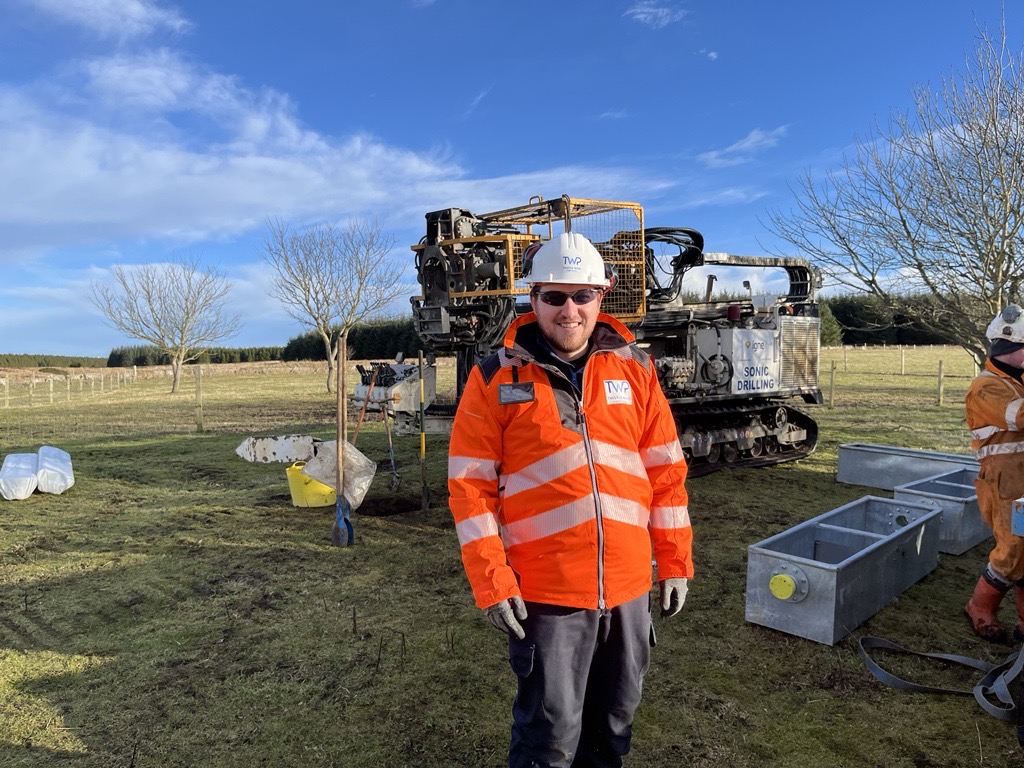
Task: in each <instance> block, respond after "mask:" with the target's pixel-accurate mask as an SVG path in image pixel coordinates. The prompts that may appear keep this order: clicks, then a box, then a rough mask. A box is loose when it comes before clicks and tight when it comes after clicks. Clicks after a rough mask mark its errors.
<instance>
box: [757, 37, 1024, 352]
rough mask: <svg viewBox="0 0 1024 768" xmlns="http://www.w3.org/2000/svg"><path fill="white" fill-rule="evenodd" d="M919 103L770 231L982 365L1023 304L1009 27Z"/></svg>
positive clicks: (805, 183) (804, 193) (1019, 101)
mask: <svg viewBox="0 0 1024 768" xmlns="http://www.w3.org/2000/svg"><path fill="white" fill-rule="evenodd" d="M913 94H914V108H913V110H912V114H909V115H902V114H898V113H896V112H893V113H891V114H890V117H889V120H888V123H887V125H886V126H884V127H882V126H881V125H879V124H876V126H875V129H874V132H873V135H872V136H871V137H870V138H869V140H868V141H863V142H861V141H859V140H858V141H857V142H856V145H855V152H854V154H853V157H852V158H851V157H849V156H847V157H844V160H843V163H842V167H841V169H839V170H837V171H833V172H830V173H828V174H826V176H825V179H824V181H823V182H822V183H820V184H819V183H817V182H816V181H815V179H814V178H813V177H812V175H811V173H810V172H809V171H808V172H807V173H806V174H805V175H804V176H803V177H802V178H801V179H800V180H799V182H798V187H799V190H794V196H795V197H796V199H797V202H796V210H795V211H790V212H788V213H783V212H780V211H778V210H776V211H772V212H770V213H769V218H770V221H771V226H769V229H770V230H771V231H773V232H774V233H775V234H776V235H777V236H778V237H780V238H781V239H782V240H785V241H787V242H788V243H790V244H792V245H793V246H795V247H796V248H798V249H800V250H801V251H803V252H805V253H806V254H808V255H809V256H810V257H811V258H812V259H814V260H815V261H817V262H819V263H820V264H821V266H822V267H823V269H824V270H825V271H826V273H827V274H828V275H829V276H830V277H831V278H833V279H834V280H835V281H836V282H837V283H838V284H839V285H843V286H846V287H848V288H851V289H854V290H857V291H865V292H867V293H870V294H874V295H875V296H878V297H879V298H880V299H881V300H882V301H883V303H885V304H886V305H887V306H888V307H889V308H890V309H892V310H894V312H896V313H898V314H899V315H902V316H903V317H905V318H906V319H907V320H908V321H912V322H916V323H918V324H919V325H921V326H922V327H924V328H927V329H928V330H930V331H932V332H933V333H935V334H937V335H939V336H940V337H942V338H946V339H948V340H949V341H950V342H951V343H953V344H957V345H960V346H962V347H963V348H964V349H966V350H967V351H969V352H970V353H971V354H972V355H974V357H975V359H976V360H977V361H979V362H980V361H981V360H982V358H983V357H984V355H985V351H986V346H987V345H986V339H985V333H984V332H985V327H986V326H987V324H988V323H989V322H990V321H991V319H992V317H993V316H994V315H995V314H996V312H998V311H999V309H1000V308H1002V307H1003V306H1005V305H1006V304H1007V303H1010V302H1020V301H1021V298H1022V297H1021V287H1022V281H1024V249H1022V241H1021V237H1022V225H1024V67H1022V58H1021V56H1020V55H1019V54H1018V55H1011V54H1010V53H1009V52H1008V50H1007V47H1006V32H1005V28H1004V29H1003V30H1002V35H1001V37H1000V38H999V39H998V40H994V39H993V38H992V37H991V36H990V35H989V34H988V33H984V32H983V33H981V34H980V35H979V40H978V43H977V46H976V48H975V51H974V54H973V57H968V58H967V60H966V67H965V69H964V71H963V73H962V74H960V75H959V76H957V75H956V74H955V73H954V74H952V75H950V77H949V78H948V79H947V78H944V79H943V81H942V87H941V89H939V90H938V91H932V90H931V89H929V88H928V87H927V86H918V87H916V88H915V89H914V91H913Z"/></svg>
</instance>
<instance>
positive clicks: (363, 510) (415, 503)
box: [356, 495, 423, 517]
mask: <svg viewBox="0 0 1024 768" xmlns="http://www.w3.org/2000/svg"><path fill="white" fill-rule="evenodd" d="M422 508H423V501H422V500H421V499H420V497H419V496H411V495H405V496H392V497H390V498H384V499H364V500H363V503H362V504H360V505H359V509H357V510H356V512H357V513H358V514H360V515H366V516H367V517H391V516H392V515H404V514H407V513H409V512H419V511H420V510H421V509H422Z"/></svg>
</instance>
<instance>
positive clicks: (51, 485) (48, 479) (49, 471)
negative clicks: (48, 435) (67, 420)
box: [36, 445, 75, 493]
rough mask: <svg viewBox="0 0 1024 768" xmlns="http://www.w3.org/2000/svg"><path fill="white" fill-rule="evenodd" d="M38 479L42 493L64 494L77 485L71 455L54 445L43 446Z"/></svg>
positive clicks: (37, 472)
mask: <svg viewBox="0 0 1024 768" xmlns="http://www.w3.org/2000/svg"><path fill="white" fill-rule="evenodd" d="M36 477H37V478H38V480H39V491H40V493H64V491H66V490H67V489H68V488H70V487H71V486H72V485H74V484H75V473H74V471H73V470H72V469H71V454H70V453H68V452H67V451H62V450H61V449H60V448H54V447H53V446H52V445H44V446H41V447H40V448H39V469H38V470H37V471H36Z"/></svg>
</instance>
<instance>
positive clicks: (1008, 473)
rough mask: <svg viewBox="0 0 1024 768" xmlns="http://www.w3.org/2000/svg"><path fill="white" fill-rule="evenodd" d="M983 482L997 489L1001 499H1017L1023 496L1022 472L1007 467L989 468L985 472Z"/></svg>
mask: <svg viewBox="0 0 1024 768" xmlns="http://www.w3.org/2000/svg"><path fill="white" fill-rule="evenodd" d="M985 482H990V483H993V484H994V485H995V487H996V488H998V489H999V498H1001V499H1010V500H1013V499H1019V498H1020V497H1021V496H1024V473H1022V472H1014V471H1013V470H1011V469H1010V468H1009V467H1007V468H1002V467H1001V468H998V469H990V470H989V471H988V472H986V473H985Z"/></svg>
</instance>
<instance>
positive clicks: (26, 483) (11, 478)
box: [0, 453, 39, 501]
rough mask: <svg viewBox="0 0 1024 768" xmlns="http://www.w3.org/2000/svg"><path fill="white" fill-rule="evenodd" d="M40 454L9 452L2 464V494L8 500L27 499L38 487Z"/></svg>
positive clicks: (0, 468)
mask: <svg viewBox="0 0 1024 768" xmlns="http://www.w3.org/2000/svg"><path fill="white" fill-rule="evenodd" d="M38 466H39V456H38V455H36V454H34V453H9V454H7V456H5V457H4V463H3V466H0V496H3V497H4V498H5V499H7V500H8V501H15V500H18V499H27V498H28V497H29V496H31V495H32V491H34V490H35V489H36V485H38V480H37V478H36V470H37V468H38Z"/></svg>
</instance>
